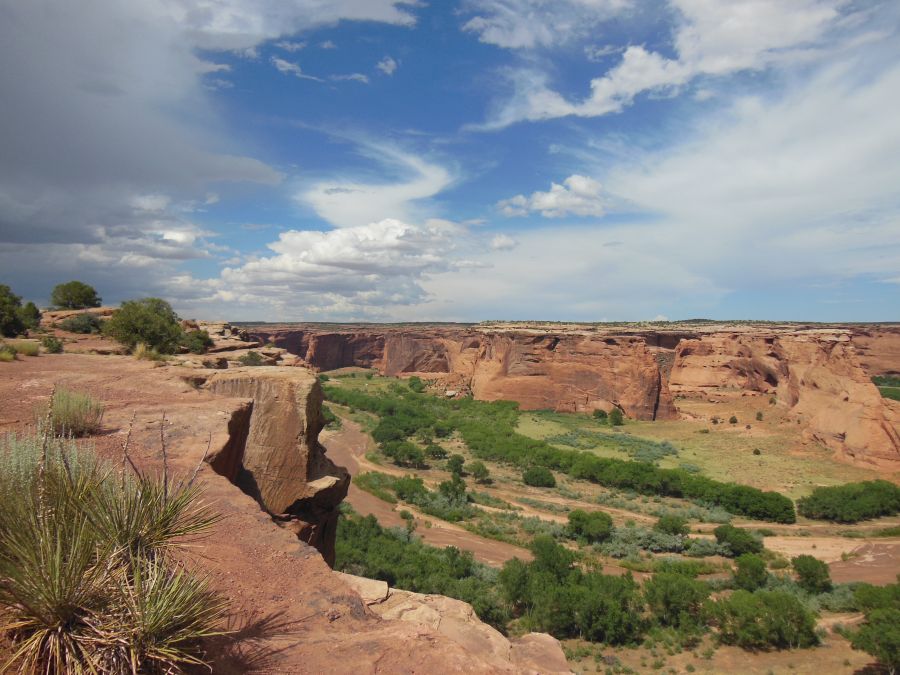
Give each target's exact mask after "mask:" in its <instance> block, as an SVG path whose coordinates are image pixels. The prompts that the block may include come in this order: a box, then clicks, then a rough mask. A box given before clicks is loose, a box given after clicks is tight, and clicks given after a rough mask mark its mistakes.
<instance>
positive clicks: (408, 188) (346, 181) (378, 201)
mask: <svg viewBox="0 0 900 675" xmlns="http://www.w3.org/2000/svg"><path fill="white" fill-rule="evenodd" d="M360 152H361V153H363V154H364V155H366V156H367V157H369V158H370V159H372V160H373V161H374V162H376V163H377V164H378V165H379V166H380V167H381V169H382V171H384V170H385V169H387V170H392V171H393V172H394V173H398V174H399V175H398V177H397V178H396V179H395V180H394V181H393V182H383V181H380V182H373V181H371V180H369V179H364V178H356V177H351V176H348V177H339V178H336V179H333V180H327V181H320V182H317V183H315V184H313V185H312V186H310V187H308V188H305V189H304V190H302V191H301V192H300V193H299V194H298V195H297V199H298V200H299V201H301V202H303V203H305V204H308V205H309V206H311V207H312V208H313V210H315V212H316V213H318V214H319V215H320V216H321V217H322V218H324V219H325V220H327V221H328V222H329V223H331V224H332V225H335V226H337V227H353V226H361V225H364V224H366V223H368V222H371V221H373V220H382V219H386V218H395V219H398V220H406V221H416V220H422V219H423V218H424V217H427V215H428V214H427V213H426V212H424V211H423V210H422V207H420V206H419V205H417V201H418V200H423V199H427V198H428V197H432V196H434V195H436V194H438V193H439V192H441V191H442V190H443V189H445V188H446V187H448V186H449V185H450V184H451V183H452V182H453V175H452V174H451V173H450V171H448V170H447V169H445V168H444V167H442V166H439V165H437V164H433V163H430V162H428V161H426V160H424V159H422V158H421V157H418V156H416V155H413V154H411V153H409V152H406V151H403V150H399V149H397V148H395V147H392V146H387V145H381V144H377V143H368V144H363V145H361V146H360Z"/></svg>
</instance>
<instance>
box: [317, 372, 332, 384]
mask: <svg viewBox="0 0 900 675" xmlns="http://www.w3.org/2000/svg"><path fill="white" fill-rule="evenodd" d="M329 380H331V378H330V377H328V376H327V375H326V374H325V373H319V382H321V383H323V384H324V383H325V382H328V381H329Z"/></svg>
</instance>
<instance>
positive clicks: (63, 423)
mask: <svg viewBox="0 0 900 675" xmlns="http://www.w3.org/2000/svg"><path fill="white" fill-rule="evenodd" d="M103 410H104V406H103V404H102V403H101V402H100V401H98V400H96V399H94V398H93V397H91V396H90V395H89V394H84V393H81V392H77V391H72V390H70V389H65V388H64V387H58V388H57V389H56V390H55V391H54V392H53V401H52V402H51V410H50V424H51V426H52V429H53V432H54V433H55V434H57V435H60V436H68V435H71V436H76V437H80V436H89V435H90V434H94V433H97V432H98V431H99V430H100V425H101V422H102V421H103ZM39 414H40V416H43V413H39Z"/></svg>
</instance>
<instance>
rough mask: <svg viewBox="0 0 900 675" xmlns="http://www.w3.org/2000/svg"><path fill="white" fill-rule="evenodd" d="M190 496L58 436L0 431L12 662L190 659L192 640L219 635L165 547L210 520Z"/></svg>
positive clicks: (212, 606) (2, 592) (124, 664)
mask: <svg viewBox="0 0 900 675" xmlns="http://www.w3.org/2000/svg"><path fill="white" fill-rule="evenodd" d="M39 467H42V469H41V468H39ZM182 488H184V489H182ZM198 496H199V495H198V492H197V491H196V490H195V489H194V488H191V487H189V486H185V484H180V486H172V485H169V486H168V489H166V488H165V487H164V485H163V482H162V481H160V480H157V479H155V478H152V477H142V478H140V479H139V480H132V479H131V478H130V477H129V478H128V479H125V480H122V479H120V474H119V472H118V471H117V470H116V469H115V468H113V467H110V466H106V465H104V464H103V463H101V462H100V461H98V460H96V459H95V458H94V456H93V454H92V453H90V452H86V453H81V452H79V450H78V449H77V448H76V447H75V445H74V443H72V442H71V441H67V440H65V439H58V438H50V439H42V438H40V437H38V436H31V437H26V438H24V439H18V438H16V437H14V436H7V437H6V438H5V439H2V440H0V501H2V503H3V505H4V508H3V509H2V510H0V579H2V580H3V582H2V583H0V614H2V615H3V619H4V628H10V627H14V631H13V632H12V637H13V639H14V641H15V649H16V656H15V658H14V661H13V662H14V663H15V665H17V666H18V668H19V670H20V671H22V672H51V673H64V672H65V673H68V672H73V673H80V672H126V671H127V672H131V671H132V670H134V671H135V672H174V671H177V670H179V666H183V665H188V664H194V665H202V664H203V661H202V653H201V652H200V650H199V646H200V644H199V643H200V641H201V640H203V639H204V638H208V637H211V636H213V635H218V634H221V632H222V631H221V630H220V628H219V626H220V625H221V622H222V620H223V619H224V616H225V609H226V608H225V605H224V603H223V601H222V600H221V599H219V598H218V597H217V596H215V595H214V594H212V593H211V592H210V591H209V589H208V586H207V582H206V581H205V580H204V579H200V578H195V577H193V576H191V575H189V574H188V573H186V572H185V571H184V570H183V568H182V567H181V565H180V564H178V563H176V562H175V561H174V558H172V557H171V556H170V555H169V554H168V551H169V549H171V548H172V547H174V546H176V545H179V544H180V542H181V541H183V537H184V536H186V535H187V536H195V535H197V534H200V533H201V532H202V531H204V530H205V529H206V528H208V526H209V525H210V524H211V522H212V520H213V519H212V517H211V516H210V514H209V513H208V512H205V511H203V509H202V507H201V508H200V511H198V510H197V498H198ZM198 514H200V515H199V518H198ZM147 534H150V535H152V536H149V537H146V536H145V535H147ZM176 541H178V542H179V544H176ZM7 665H11V664H7Z"/></svg>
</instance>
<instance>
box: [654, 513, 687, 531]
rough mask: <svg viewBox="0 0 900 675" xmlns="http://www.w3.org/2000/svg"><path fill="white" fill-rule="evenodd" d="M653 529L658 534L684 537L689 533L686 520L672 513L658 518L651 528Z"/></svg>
mask: <svg viewBox="0 0 900 675" xmlns="http://www.w3.org/2000/svg"><path fill="white" fill-rule="evenodd" d="M653 529H654V530H657V531H659V532H665V533H666V534H681V535H686V534H689V533H690V528H689V527H688V522H687V519H685V518H682V517H681V516H678V515H675V514H673V513H667V514H665V515H662V516H660V517H659V520H657V521H656V524H655V525H654V526H653Z"/></svg>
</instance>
